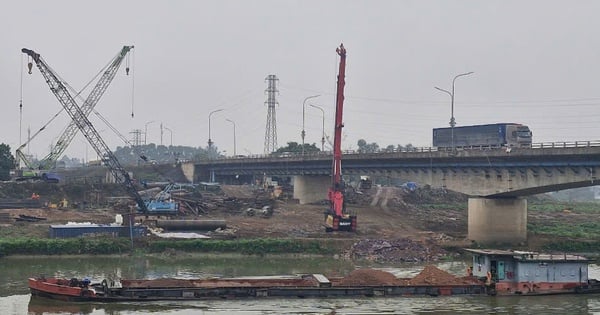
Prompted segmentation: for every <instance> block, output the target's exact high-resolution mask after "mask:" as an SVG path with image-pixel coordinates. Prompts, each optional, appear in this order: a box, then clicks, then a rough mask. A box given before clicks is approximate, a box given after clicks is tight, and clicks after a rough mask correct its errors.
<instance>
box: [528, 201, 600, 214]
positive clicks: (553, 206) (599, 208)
mask: <svg viewBox="0 0 600 315" xmlns="http://www.w3.org/2000/svg"><path fill="white" fill-rule="evenodd" d="M527 208H528V210H529V211H539V212H565V211H567V212H568V211H574V212H582V213H598V214H600V204H598V203H596V202H561V203H557V202H552V203H536V202H529V205H528V206H527Z"/></svg>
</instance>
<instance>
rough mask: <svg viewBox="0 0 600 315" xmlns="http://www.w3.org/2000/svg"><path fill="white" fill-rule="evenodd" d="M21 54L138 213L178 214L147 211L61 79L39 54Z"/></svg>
mask: <svg viewBox="0 0 600 315" xmlns="http://www.w3.org/2000/svg"><path fill="white" fill-rule="evenodd" d="M21 51H22V52H23V53H25V54H27V55H28V56H29V57H30V58H31V60H32V61H33V62H35V64H36V66H37V68H38V69H39V71H40V72H41V74H42V76H43V77H44V79H45V80H46V83H47V84H48V86H49V87H50V91H52V93H53V94H54V95H55V96H56V98H57V99H58V101H59V102H60V104H61V105H62V107H63V108H64V110H65V111H66V112H67V113H68V114H69V116H70V117H71V120H72V121H73V122H74V123H75V125H76V126H77V128H78V129H79V131H81V133H82V134H83V136H84V137H85V138H86V139H87V140H88V142H89V144H90V145H91V146H92V148H93V149H94V150H95V151H96V153H97V154H98V156H101V157H102V160H103V162H104V165H106V166H107V167H108V169H109V170H110V172H111V174H112V176H113V178H114V179H115V181H116V182H117V183H121V184H122V185H123V187H124V188H125V190H126V191H127V193H128V194H129V195H130V196H131V197H132V198H133V199H134V200H135V202H136V204H137V209H138V211H140V212H142V213H144V214H176V213H177V212H176V211H177V210H171V209H168V210H162V209H159V210H156V211H151V209H149V208H148V203H147V202H146V201H144V200H143V199H142V197H141V196H140V194H139V193H138V191H137V189H136V187H135V184H134V181H133V180H132V179H131V176H130V175H129V173H128V172H127V171H126V170H125V169H124V168H123V167H122V166H121V164H120V163H119V160H118V159H117V158H116V156H115V154H114V153H113V152H112V151H111V150H110V148H109V147H108V145H107V144H106V142H105V141H104V140H103V139H102V137H101V136H100V133H99V132H98V131H97V130H96V129H95V128H94V126H93V125H92V123H91V122H90V120H89V119H88V117H87V115H86V112H84V111H83V110H82V108H81V107H79V105H77V103H76V102H75V99H74V98H73V96H72V95H71V94H70V93H69V91H68V90H67V87H66V86H65V85H64V84H63V82H62V81H61V80H59V77H58V75H57V74H56V73H55V72H54V71H53V70H52V68H50V67H49V66H48V64H47V63H46V62H45V61H44V60H43V59H42V57H41V56H40V54H38V53H36V52H35V51H33V50H31V49H27V48H23V49H22V50H21ZM28 66H29V67H30V68H31V66H32V63H31V62H30V63H29V64H28Z"/></svg>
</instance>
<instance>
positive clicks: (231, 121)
mask: <svg viewBox="0 0 600 315" xmlns="http://www.w3.org/2000/svg"><path fill="white" fill-rule="evenodd" d="M225 120H227V121H228V122H230V123H232V124H233V156H234V157H236V156H237V154H236V150H235V149H236V148H235V121H233V120H231V119H229V118H225Z"/></svg>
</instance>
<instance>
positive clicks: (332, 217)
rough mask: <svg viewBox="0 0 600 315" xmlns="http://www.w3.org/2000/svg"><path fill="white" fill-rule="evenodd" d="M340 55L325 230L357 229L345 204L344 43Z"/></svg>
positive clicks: (339, 50) (350, 230)
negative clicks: (343, 164) (343, 133)
mask: <svg viewBox="0 0 600 315" xmlns="http://www.w3.org/2000/svg"><path fill="white" fill-rule="evenodd" d="M336 51H337V53H338V55H339V56H340V69H339V73H338V80H337V94H336V101H335V132H334V138H333V164H332V174H331V187H330V188H329V193H328V199H329V209H327V211H325V231H327V232H333V231H349V232H355V231H356V213H348V212H347V211H346V206H345V204H344V189H345V187H344V182H343V181H342V128H343V127H344V123H343V122H342V113H343V109H344V85H345V84H346V81H345V77H346V49H345V48H344V44H341V45H340V47H338V48H337V49H336Z"/></svg>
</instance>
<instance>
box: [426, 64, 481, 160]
mask: <svg viewBox="0 0 600 315" xmlns="http://www.w3.org/2000/svg"><path fill="white" fill-rule="evenodd" d="M473 73H475V72H473V71H470V72H466V73H461V74H458V75H456V76H455V77H454V79H452V92H449V91H447V90H444V89H440V88H439V87H437V86H435V88H436V89H437V90H439V91H442V92H445V93H447V94H448V95H450V106H451V108H450V137H451V141H452V151H453V152H454V149H455V148H454V126H456V120H455V119H454V83H455V82H456V79H457V78H459V77H462V76H466V75H470V74H473Z"/></svg>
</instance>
